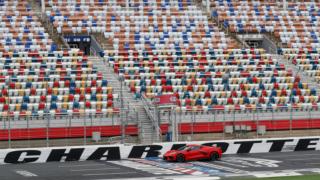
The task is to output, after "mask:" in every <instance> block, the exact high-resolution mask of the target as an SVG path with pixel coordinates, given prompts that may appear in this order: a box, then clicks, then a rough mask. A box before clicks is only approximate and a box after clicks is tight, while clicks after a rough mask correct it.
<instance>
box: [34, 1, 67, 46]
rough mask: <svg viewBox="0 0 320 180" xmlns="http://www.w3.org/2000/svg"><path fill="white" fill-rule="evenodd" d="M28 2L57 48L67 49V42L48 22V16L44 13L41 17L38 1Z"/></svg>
mask: <svg viewBox="0 0 320 180" xmlns="http://www.w3.org/2000/svg"><path fill="white" fill-rule="evenodd" d="M29 4H30V6H31V7H32V10H33V12H34V13H35V14H36V15H37V16H38V18H39V20H41V23H42V25H43V27H44V28H45V30H46V32H47V33H48V34H49V35H50V37H51V38H52V40H53V41H54V43H55V44H57V46H58V49H69V48H70V47H69V45H68V43H66V42H65V41H64V40H63V38H62V36H60V35H59V34H58V32H57V29H56V28H55V27H53V24H52V23H50V22H49V18H47V17H46V15H44V16H45V17H42V15H41V6H40V3H39V2H38V1H32V0H30V1H29Z"/></svg>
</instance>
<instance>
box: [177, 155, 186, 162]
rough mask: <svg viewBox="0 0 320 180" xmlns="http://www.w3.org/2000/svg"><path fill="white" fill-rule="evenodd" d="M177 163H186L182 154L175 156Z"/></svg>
mask: <svg viewBox="0 0 320 180" xmlns="http://www.w3.org/2000/svg"><path fill="white" fill-rule="evenodd" d="M177 161H178V162H185V161H186V158H185V157H184V155H183V154H178V155H177Z"/></svg>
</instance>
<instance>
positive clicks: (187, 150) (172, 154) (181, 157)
mask: <svg viewBox="0 0 320 180" xmlns="http://www.w3.org/2000/svg"><path fill="white" fill-rule="evenodd" d="M221 156H222V150H221V148H219V147H215V146H203V145H187V146H183V147H181V148H179V149H178V150H170V151H168V152H166V153H165V154H164V155H163V160H166V161H178V162H184V161H191V160H211V161H215V160H220V159H221Z"/></svg>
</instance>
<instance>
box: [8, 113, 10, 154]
mask: <svg viewBox="0 0 320 180" xmlns="http://www.w3.org/2000/svg"><path fill="white" fill-rule="evenodd" d="M10 119H11V118H10V117H9V116H8V120H9V121H8V145H9V149H11V123H10Z"/></svg>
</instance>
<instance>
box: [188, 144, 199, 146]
mask: <svg viewBox="0 0 320 180" xmlns="http://www.w3.org/2000/svg"><path fill="white" fill-rule="evenodd" d="M187 146H201V145H199V144H188V145H187Z"/></svg>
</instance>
